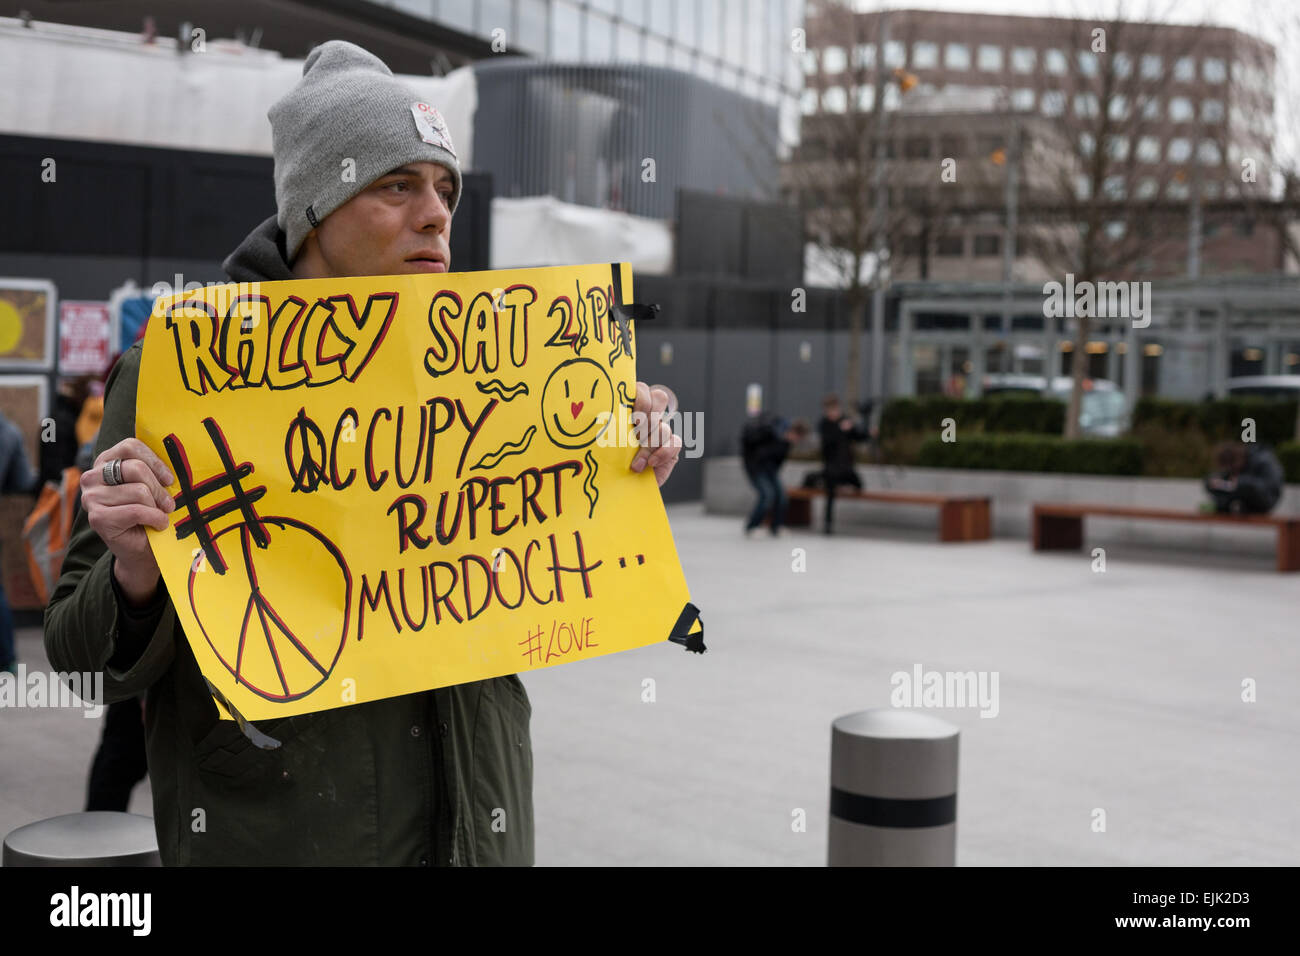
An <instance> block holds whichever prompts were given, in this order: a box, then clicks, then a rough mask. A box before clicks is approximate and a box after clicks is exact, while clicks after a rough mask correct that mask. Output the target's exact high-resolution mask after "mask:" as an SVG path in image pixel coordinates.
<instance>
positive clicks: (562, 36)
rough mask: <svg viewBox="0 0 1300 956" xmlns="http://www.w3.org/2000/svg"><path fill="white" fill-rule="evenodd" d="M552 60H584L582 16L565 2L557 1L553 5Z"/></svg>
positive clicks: (575, 8)
mask: <svg viewBox="0 0 1300 956" xmlns="http://www.w3.org/2000/svg"><path fill="white" fill-rule="evenodd" d="M551 59H553V60H559V61H560V62H565V61H570V62H572V61H577V60H581V59H582V14H581V12H580V11H579V10H578V9H577V7H575V6H573V5H572V4H570V3H566V2H564V0H555V3H553V4H552V5H551Z"/></svg>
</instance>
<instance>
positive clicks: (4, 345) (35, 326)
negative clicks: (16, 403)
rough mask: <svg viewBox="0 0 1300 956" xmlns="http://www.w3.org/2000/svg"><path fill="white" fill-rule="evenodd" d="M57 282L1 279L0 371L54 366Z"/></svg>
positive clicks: (44, 368)
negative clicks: (55, 286)
mask: <svg viewBox="0 0 1300 956" xmlns="http://www.w3.org/2000/svg"><path fill="white" fill-rule="evenodd" d="M56 298H57V292H56V290H55V288H54V283H52V282H50V281H48V280H46V279H6V278H0V370H3V369H43V370H49V369H52V368H53V367H54V301H55V299H56Z"/></svg>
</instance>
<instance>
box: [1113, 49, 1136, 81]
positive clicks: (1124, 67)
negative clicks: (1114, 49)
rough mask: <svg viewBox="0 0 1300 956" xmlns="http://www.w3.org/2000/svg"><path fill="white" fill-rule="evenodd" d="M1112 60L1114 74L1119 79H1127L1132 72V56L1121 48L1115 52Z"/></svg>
mask: <svg viewBox="0 0 1300 956" xmlns="http://www.w3.org/2000/svg"><path fill="white" fill-rule="evenodd" d="M1112 62H1113V63H1114V66H1115V75H1116V76H1118V77H1120V78H1121V79H1128V78H1129V77H1130V76H1131V75H1132V74H1133V58H1132V57H1131V56H1129V55H1128V54H1127V53H1125V52H1124V51H1123V50H1120V51H1119V52H1118V53H1116V54H1115V58H1114V60H1113V61H1112Z"/></svg>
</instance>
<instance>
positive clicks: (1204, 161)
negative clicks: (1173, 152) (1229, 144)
mask: <svg viewBox="0 0 1300 956" xmlns="http://www.w3.org/2000/svg"><path fill="white" fill-rule="evenodd" d="M1196 155H1197V158H1199V159H1200V161H1201V165H1203V166H1218V165H1219V164H1221V163H1222V162H1223V153H1222V151H1221V150H1220V149H1219V144H1218V143H1216V142H1215V141H1214V140H1212V139H1203V140H1201V145H1200V146H1199V147H1197V149H1196Z"/></svg>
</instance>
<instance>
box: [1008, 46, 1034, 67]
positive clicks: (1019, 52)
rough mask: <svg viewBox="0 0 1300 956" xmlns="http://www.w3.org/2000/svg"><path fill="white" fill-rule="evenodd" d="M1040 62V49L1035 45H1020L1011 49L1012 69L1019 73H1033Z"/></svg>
mask: <svg viewBox="0 0 1300 956" xmlns="http://www.w3.org/2000/svg"><path fill="white" fill-rule="evenodd" d="M1037 63H1038V51H1036V50H1035V49H1034V48H1033V47H1028V46H1018V47H1015V48H1013V49H1012V51H1011V69H1013V70H1015V71H1016V72H1017V73H1033V72H1034V67H1035V66H1036V65H1037Z"/></svg>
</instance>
